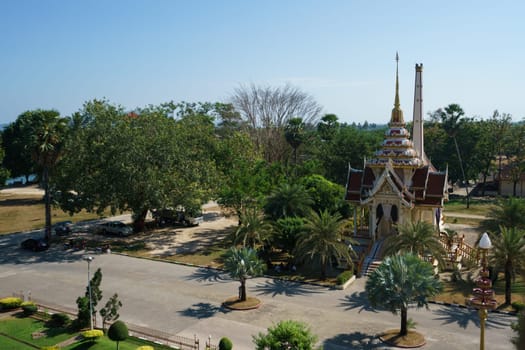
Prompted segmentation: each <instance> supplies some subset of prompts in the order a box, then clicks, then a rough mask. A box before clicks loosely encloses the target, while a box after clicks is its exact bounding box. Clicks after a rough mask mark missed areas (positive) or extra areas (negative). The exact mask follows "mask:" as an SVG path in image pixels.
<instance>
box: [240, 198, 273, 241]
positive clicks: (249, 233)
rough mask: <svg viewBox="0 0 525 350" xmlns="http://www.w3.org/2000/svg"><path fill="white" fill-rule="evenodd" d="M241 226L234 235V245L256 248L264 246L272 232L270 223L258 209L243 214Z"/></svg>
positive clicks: (246, 210)
mask: <svg viewBox="0 0 525 350" xmlns="http://www.w3.org/2000/svg"><path fill="white" fill-rule="evenodd" d="M240 223H241V224H240V225H239V227H238V228H237V230H235V232H234V235H233V243H234V244H241V243H242V245H243V246H244V247H250V248H256V246H258V245H262V244H264V242H265V241H266V240H267V239H268V236H269V234H270V232H271V230H272V226H271V224H270V223H269V222H267V221H266V220H264V217H263V214H262V213H261V212H259V210H258V209H257V208H246V209H245V210H244V211H243V213H242V214H241V218H240Z"/></svg>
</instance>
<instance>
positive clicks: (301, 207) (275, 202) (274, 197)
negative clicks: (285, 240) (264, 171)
mask: <svg viewBox="0 0 525 350" xmlns="http://www.w3.org/2000/svg"><path fill="white" fill-rule="evenodd" d="M313 203H314V202H313V200H312V198H311V197H310V195H309V194H308V192H307V191H306V189H305V188H304V187H303V186H301V185H299V184H292V185H290V184H287V183H283V184H281V185H280V186H279V187H277V188H276V189H275V190H274V191H272V193H271V194H270V196H269V197H268V198H267V202H266V206H265V208H264V211H265V212H266V214H267V215H268V216H270V217H271V218H272V219H274V220H277V219H280V218H282V217H286V216H303V215H304V214H306V213H308V211H309V210H310V206H311V205H312V204H313Z"/></svg>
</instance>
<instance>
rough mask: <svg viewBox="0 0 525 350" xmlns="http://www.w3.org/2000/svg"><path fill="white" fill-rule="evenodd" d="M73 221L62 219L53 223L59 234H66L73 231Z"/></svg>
mask: <svg viewBox="0 0 525 350" xmlns="http://www.w3.org/2000/svg"><path fill="white" fill-rule="evenodd" d="M72 227H73V223H72V222H71V221H61V222H57V223H56V224H54V225H53V228H54V229H55V233H56V235H57V236H66V235H68V234H70V233H71V228H72Z"/></svg>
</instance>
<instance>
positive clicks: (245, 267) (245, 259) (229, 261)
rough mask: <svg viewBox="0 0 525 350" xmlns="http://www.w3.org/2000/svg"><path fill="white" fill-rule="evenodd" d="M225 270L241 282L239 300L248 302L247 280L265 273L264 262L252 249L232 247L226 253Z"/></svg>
mask: <svg viewBox="0 0 525 350" xmlns="http://www.w3.org/2000/svg"><path fill="white" fill-rule="evenodd" d="M224 269H225V270H226V271H227V272H228V273H229V274H230V277H231V278H233V279H236V280H239V282H240V283H241V287H240V288H239V300H240V301H246V280H247V279H248V278H249V277H255V276H259V275H261V274H262V273H263V271H264V265H263V262H262V261H261V260H260V259H259V258H258V257H257V252H256V251H255V250H253V249H251V248H240V249H237V248H236V247H231V248H230V250H228V252H227V253H226V256H225V260H224Z"/></svg>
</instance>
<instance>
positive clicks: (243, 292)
mask: <svg viewBox="0 0 525 350" xmlns="http://www.w3.org/2000/svg"><path fill="white" fill-rule="evenodd" d="M239 300H240V301H246V280H244V279H241V293H240V295H239Z"/></svg>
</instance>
